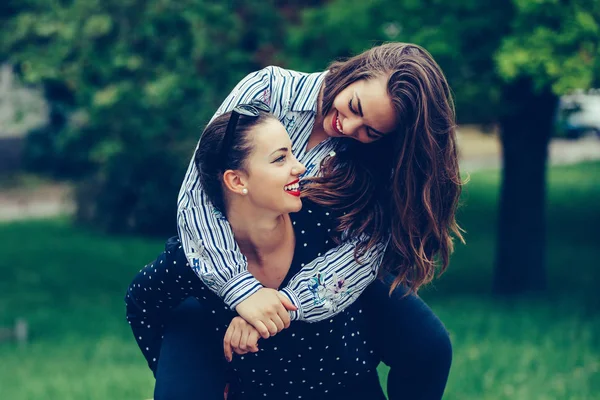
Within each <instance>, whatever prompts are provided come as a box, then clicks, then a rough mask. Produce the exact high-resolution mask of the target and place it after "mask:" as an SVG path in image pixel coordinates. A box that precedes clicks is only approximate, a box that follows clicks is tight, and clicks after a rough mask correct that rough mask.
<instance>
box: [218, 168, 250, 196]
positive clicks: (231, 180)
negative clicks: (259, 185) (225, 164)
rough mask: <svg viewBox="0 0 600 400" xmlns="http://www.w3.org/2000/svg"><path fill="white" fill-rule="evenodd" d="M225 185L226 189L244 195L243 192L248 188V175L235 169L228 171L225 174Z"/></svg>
mask: <svg viewBox="0 0 600 400" xmlns="http://www.w3.org/2000/svg"><path fill="white" fill-rule="evenodd" d="M223 184H224V185H225V189H227V190H229V191H230V192H233V193H237V194H243V193H242V190H244V189H247V187H248V186H247V181H246V174H244V172H243V171H240V170H233V169H228V170H227V171H225V172H224V173H223Z"/></svg>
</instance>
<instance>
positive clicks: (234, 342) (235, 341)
mask: <svg viewBox="0 0 600 400" xmlns="http://www.w3.org/2000/svg"><path fill="white" fill-rule="evenodd" d="M241 337H242V331H241V329H239V328H236V329H235V330H234V331H233V334H232V335H231V347H233V348H234V349H235V348H236V347H240V338H241Z"/></svg>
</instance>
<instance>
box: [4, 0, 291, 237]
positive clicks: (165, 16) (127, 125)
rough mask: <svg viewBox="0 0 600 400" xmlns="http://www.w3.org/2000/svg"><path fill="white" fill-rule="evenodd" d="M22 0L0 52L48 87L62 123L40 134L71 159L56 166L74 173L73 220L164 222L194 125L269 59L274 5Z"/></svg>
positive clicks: (169, 227)
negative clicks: (76, 180) (76, 184)
mask: <svg viewBox="0 0 600 400" xmlns="http://www.w3.org/2000/svg"><path fill="white" fill-rule="evenodd" d="M21 5H22V7H21V8H20V9H19V10H17V11H18V12H15V11H14V7H13V8H10V10H12V11H11V13H6V16H5V17H4V21H3V35H2V36H1V37H0V54H7V55H8V56H9V61H10V62H11V63H13V64H14V65H15V66H16V67H17V69H18V71H20V74H21V75H22V77H23V79H24V80H25V81H26V82H30V83H39V84H42V85H43V86H44V87H45V88H46V93H53V94H54V95H56V96H54V97H53V99H52V100H53V105H54V109H55V110H56V109H57V106H58V105H60V107H59V110H58V111H57V113H56V114H55V116H57V121H59V122H61V123H60V124H57V125H56V129H53V130H51V131H49V133H48V134H49V135H51V137H50V138H48V140H47V142H49V143H51V145H52V146H48V147H52V148H54V149H55V152H56V157H57V158H59V159H60V160H61V162H62V163H64V162H65V161H67V160H69V161H70V162H69V163H68V164H67V165H69V166H70V167H69V169H70V171H66V172H65V173H67V174H70V175H71V176H77V175H82V176H83V181H81V182H80V185H79V190H78V216H79V218H80V220H82V221H87V222H89V223H90V224H93V225H94V226H99V227H103V228H106V229H108V230H111V231H124V232H143V233H161V234H166V233H174V232H175V226H176V215H175V211H176V198H177V192H178V189H179V187H180V185H181V181H182V178H183V176H184V173H185V168H186V167H187V163H188V162H189V160H190V158H191V155H192V152H193V149H194V148H195V144H196V142H197V140H198V138H199V135H200V133H201V131H202V128H203V126H204V125H205V124H206V122H207V121H208V119H209V117H210V116H211V115H212V114H213V113H214V111H215V110H216V108H217V107H218V105H219V104H220V102H221V101H222V100H223V98H224V96H225V95H226V94H227V93H228V92H229V91H230V90H231V88H232V87H233V86H234V85H235V83H236V82H237V81H238V80H239V79H241V78H242V77H243V76H244V75H245V74H247V73H248V72H250V71H253V70H256V69H259V68H261V67H263V66H265V65H267V64H270V63H272V62H273V61H272V57H274V54H275V49H276V48H277V46H279V44H280V42H281V39H280V38H281V37H283V35H282V34H281V29H282V24H281V20H280V18H279V15H278V14H277V13H276V12H275V11H274V7H273V5H272V4H271V3H270V2H264V1H259V0H248V1H245V2H243V3H242V2H238V1H223V2H213V1H209V0H179V1H165V0H148V1H146V0H118V1H117V0H103V1H94V0H92V1H89V0H72V1H68V2H67V1H51V2H49V1H44V0H29V1H27V2H24V3H22V4H21ZM49 89H52V90H51V91H49ZM42 143H45V142H43V141H42ZM43 165H44V166H45V167H46V168H48V166H49V164H48V163H44V164H43ZM63 165H64V164H63Z"/></svg>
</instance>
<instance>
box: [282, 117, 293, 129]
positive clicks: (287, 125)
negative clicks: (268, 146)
mask: <svg viewBox="0 0 600 400" xmlns="http://www.w3.org/2000/svg"><path fill="white" fill-rule="evenodd" d="M295 124H296V116H295V115H292V116H291V117H290V118H288V117H287V116H285V117H283V125H284V126H285V129H286V130H287V131H288V132H291V131H292V130H293V129H294V125H295Z"/></svg>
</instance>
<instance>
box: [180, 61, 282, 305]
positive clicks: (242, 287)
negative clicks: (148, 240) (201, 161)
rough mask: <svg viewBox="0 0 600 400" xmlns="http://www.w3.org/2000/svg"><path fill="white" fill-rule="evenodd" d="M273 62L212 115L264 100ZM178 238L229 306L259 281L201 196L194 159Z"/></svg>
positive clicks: (221, 219) (202, 275)
mask: <svg viewBox="0 0 600 400" xmlns="http://www.w3.org/2000/svg"><path fill="white" fill-rule="evenodd" d="M272 69H273V67H267V68H265V69H262V70H260V71H257V72H254V73H251V74H249V75H248V76H246V77H245V78H244V79H242V81H240V82H239V83H238V85H237V86H236V87H235V88H234V89H233V91H232V92H231V93H230V94H229V96H227V98H226V99H225V101H224V102H223V104H222V105H221V107H219V109H218V110H217V113H216V114H215V115H214V116H213V119H214V118H215V117H216V116H218V115H220V114H222V113H225V112H227V111H230V110H232V109H233V108H234V107H235V106H237V105H238V104H243V103H249V102H250V101H252V100H254V99H259V100H262V101H263V102H265V103H267V104H270V99H271V86H272V84H271V80H272V76H273V73H272ZM177 212H178V217H177V225H178V232H179V237H180V238H181V242H182V245H183V249H184V251H185V254H186V257H187V259H188V261H189V264H190V266H191V268H192V269H193V271H194V272H195V273H196V275H198V276H199V277H200V279H202V281H203V282H204V283H205V284H206V286H208V287H209V288H210V289H211V290H212V291H213V292H215V293H216V294H217V295H218V296H219V297H221V298H222V299H223V301H224V302H225V304H227V306H229V307H230V308H232V309H235V307H236V306H237V305H238V304H239V303H241V302H242V301H243V300H245V299H246V298H248V297H249V296H250V295H252V294H254V293H255V292H256V291H258V290H259V289H260V288H262V287H263V286H262V285H261V284H260V282H258V280H256V278H254V277H253V276H252V275H251V274H250V273H249V272H248V262H247V260H246V257H244V255H243V254H242V253H241V252H240V250H239V248H238V246H237V243H236V242H235V240H234V238H233V232H232V230H231V226H230V225H229V223H228V222H227V220H226V219H225V218H224V217H223V215H221V214H220V213H219V212H218V211H217V210H216V209H215V208H214V206H213V205H212V204H211V203H210V201H209V200H208V198H207V197H206V195H205V193H204V190H203V189H202V187H201V186H200V182H199V177H198V171H197V169H196V166H195V164H194V159H193V157H192V160H191V161H190V165H189V167H188V170H187V173H186V176H185V178H184V181H183V184H182V187H181V190H180V192H179V199H178V204H177Z"/></svg>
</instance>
